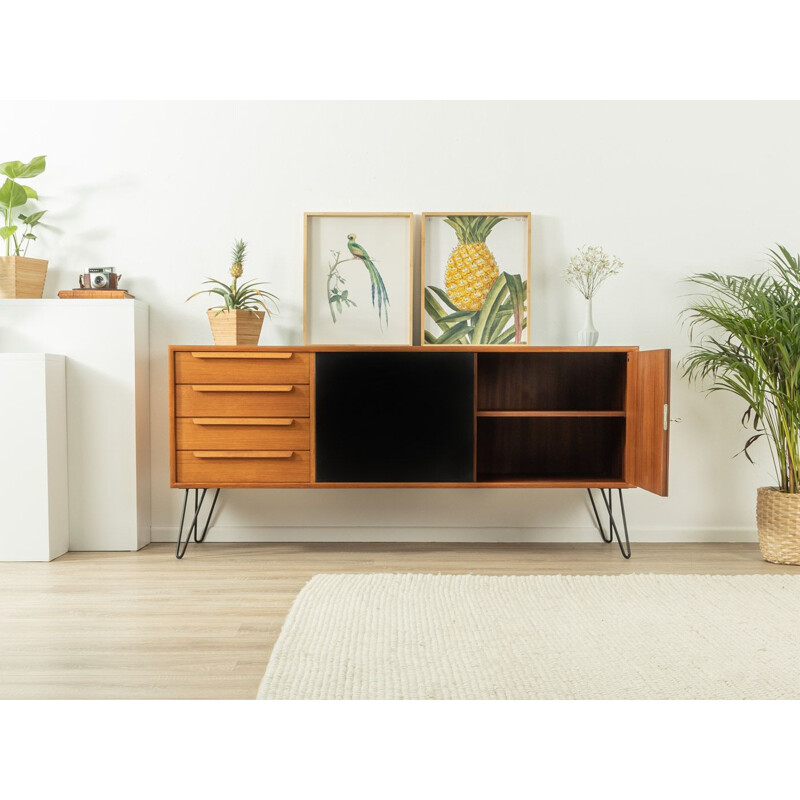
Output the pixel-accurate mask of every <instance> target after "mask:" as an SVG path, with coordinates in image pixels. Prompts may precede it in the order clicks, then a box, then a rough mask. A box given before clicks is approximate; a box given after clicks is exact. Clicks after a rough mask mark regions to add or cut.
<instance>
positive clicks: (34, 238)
mask: <svg viewBox="0 0 800 800" xmlns="http://www.w3.org/2000/svg"><path fill="white" fill-rule="evenodd" d="M22 238H23V239H30V240H31V241H32V242H35V241H36V237H35V236H34V235H33V234H32V233H26V234H24V235H23V237H22Z"/></svg>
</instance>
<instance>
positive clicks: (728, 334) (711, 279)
mask: <svg viewBox="0 0 800 800" xmlns="http://www.w3.org/2000/svg"><path fill="white" fill-rule="evenodd" d="M769 261H770V265H771V269H769V270H768V271H767V272H764V273H762V274H760V275H753V276H750V277H742V276H738V275H720V274H718V273H716V272H709V273H704V274H700V275H694V276H693V277H691V278H690V279H689V280H690V282H692V283H693V284H695V285H696V286H697V287H699V288H701V289H703V290H705V294H704V295H703V296H701V297H699V298H698V299H696V301H695V302H693V303H692V304H691V305H690V306H689V307H688V308H687V309H686V310H685V312H684V313H685V314H686V315H687V317H688V319H689V321H690V328H689V334H690V338H691V339H692V342H693V344H694V346H693V348H692V349H691V350H690V352H689V354H688V355H687V356H686V357H685V359H684V362H683V366H684V372H685V375H686V376H687V377H689V378H690V379H691V380H698V381H708V382H709V383H710V385H709V386H708V388H707V391H709V392H715V391H725V392H732V393H733V394H735V395H736V396H737V397H740V398H741V399H742V400H744V402H745V403H746V404H747V408H746V410H745V412H744V415H743V417H742V423H743V425H744V426H745V427H746V428H750V429H751V435H750V436H749V438H748V439H747V441H746V442H745V445H744V449H743V451H742V452H744V454H745V455H746V456H747V458H748V459H749V460H750V461H752V458H751V457H750V453H749V450H750V447H751V446H752V445H753V444H754V443H755V442H756V441H758V440H759V439H762V438H763V439H765V440H766V441H767V442H768V444H769V450H770V454H771V456H772V460H773V465H774V469H775V476H776V478H777V482H778V485H777V486H765V487H761V488H760V489H759V490H758V500H757V514H756V516H757V520H758V541H759V545H760V547H761V554H762V555H763V556H764V558H765V559H766V560H767V561H773V562H775V563H778V564H800V256H793V255H792V254H791V253H790V252H789V251H788V250H787V249H786V248H785V247H782V246H780V245H778V249H777V250H771V251H770V252H769Z"/></svg>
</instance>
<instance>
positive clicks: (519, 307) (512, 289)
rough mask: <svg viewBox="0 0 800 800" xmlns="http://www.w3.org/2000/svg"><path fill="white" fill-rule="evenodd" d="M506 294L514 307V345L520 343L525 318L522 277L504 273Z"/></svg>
mask: <svg viewBox="0 0 800 800" xmlns="http://www.w3.org/2000/svg"><path fill="white" fill-rule="evenodd" d="M503 275H505V279H506V285H507V286H508V292H509V294H510V295H511V301H512V304H513V307H514V331H515V334H516V336H515V343H516V344H520V343H521V342H522V322H523V318H524V316H525V291H524V290H523V288H522V277H521V276H520V275H510V274H509V273H508V272H504V273H503Z"/></svg>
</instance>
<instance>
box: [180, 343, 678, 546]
mask: <svg viewBox="0 0 800 800" xmlns="http://www.w3.org/2000/svg"><path fill="white" fill-rule="evenodd" d="M169 371H170V379H169V385H170V395H169V398H170V399H169V402H170V476H171V485H172V487H174V488H180V489H186V490H187V497H188V490H189V489H195V490H199V489H203V490H207V489H216V490H219V489H221V488H362V487H363V488H367V487H381V488H386V487H397V488H403V487H405V488H487V487H491V488H573V489H575V488H584V489H589V490H591V489H593V488H594V489H601V490H603V499H604V501H605V504H606V507H607V510H608V512H609V531H608V536H609V539H607V541H610V537H611V534H612V532H613V533H617V530H616V525H615V520H614V518H613V511H612V507H611V505H610V500H611V497H612V495H611V490H612V489H617V490H620V491H619V498H620V502H622V493H621V490H622V489H630V488H635V487H640V488H642V489H646V490H647V491H650V492H654V493H656V494H659V495H666V494H667V488H668V459H669V374H670V351H669V350H650V351H640V350H639V348H638V347H588V348H585V347H503V348H501V349H500V348H496V347H494V348H493V347H465V346H452V347H430V346H425V347H410V346H397V347H345V346H339V347H332V346H331V347H321V346H312V347H291V348H288V347H209V346H194V347H193V346H172V347H170V349H169ZM606 492H607V493H608V494H606ZM204 496H205V492H204V493H203V497H204ZM591 496H592V495H591V492H590V497H591ZM215 502H216V496H215ZM200 505H202V500H201V501H198V497H197V492H196V493H195V514H194V520H193V522H192V528H191V529H190V535H192V534H193V535H194V538H195V541H201V540H202V539H201V538H200V537H199V534H198V521H197V517H198V514H199V510H200ZM592 505H593V508H595V506H594V500H592ZM185 510H186V502H185V501H184V515H185ZM212 510H213V506H212ZM622 512H623V522H625V520H624V506H622ZM595 516H597V512H596V508H595ZM209 520H210V514H209ZM182 522H183V520H182ZM597 522H598V525H600V519H599V517H597ZM625 528H626V532H625V533H626V540H627V525H625ZM182 529H183V524H182V525H181V531H182ZM207 529H208V523H206V527H205V530H204V531H203V537H204V536H205V532H206V531H207ZM601 533H602V535H603V538H604V539H605V538H606V533H605V532H604V531H603V530H602V526H601ZM617 540H618V542H619V543H620V548H621V549H622V542H621V541H620V537H619V535H618V533H617ZM179 548H180V539H179ZM184 550H185V547H184ZM623 553H625V550H624V549H623Z"/></svg>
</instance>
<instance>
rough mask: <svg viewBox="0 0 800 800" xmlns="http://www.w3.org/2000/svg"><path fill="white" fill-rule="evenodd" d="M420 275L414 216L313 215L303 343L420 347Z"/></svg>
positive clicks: (306, 246) (307, 226) (306, 252)
mask: <svg viewBox="0 0 800 800" xmlns="http://www.w3.org/2000/svg"><path fill="white" fill-rule="evenodd" d="M343 265H344V268H343V269H340V267H342V266H343ZM413 277H414V214H413V212H391V211H385V212H384V211H365V212H351V211H344V212H336V211H331V212H307V213H306V214H305V215H304V217H303V343H304V344H307V345H308V344H310V345H377V346H381V345H410V344H413V341H412V340H413V327H414V325H413V314H414V294H413Z"/></svg>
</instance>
